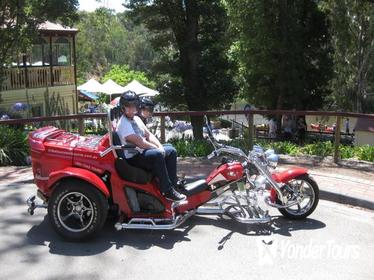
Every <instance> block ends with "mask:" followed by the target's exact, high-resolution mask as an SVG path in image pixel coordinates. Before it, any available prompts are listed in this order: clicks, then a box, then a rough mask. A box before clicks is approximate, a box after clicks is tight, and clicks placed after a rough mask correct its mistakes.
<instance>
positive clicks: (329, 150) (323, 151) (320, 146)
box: [301, 142, 334, 157]
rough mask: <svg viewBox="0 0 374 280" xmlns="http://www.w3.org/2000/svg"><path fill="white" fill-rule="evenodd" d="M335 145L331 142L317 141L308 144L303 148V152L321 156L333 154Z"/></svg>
mask: <svg viewBox="0 0 374 280" xmlns="http://www.w3.org/2000/svg"><path fill="white" fill-rule="evenodd" d="M333 151H334V146H333V144H332V143H331V142H316V143H313V144H308V145H306V146H304V147H302V148H301V152H302V153H303V154H307V155H316V156H321V157H326V156H330V155H332V154H333Z"/></svg>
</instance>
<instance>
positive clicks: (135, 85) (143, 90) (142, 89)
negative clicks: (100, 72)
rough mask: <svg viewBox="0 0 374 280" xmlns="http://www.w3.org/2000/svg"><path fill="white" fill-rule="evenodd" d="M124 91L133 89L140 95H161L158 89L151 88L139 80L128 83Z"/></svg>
mask: <svg viewBox="0 0 374 280" xmlns="http://www.w3.org/2000/svg"><path fill="white" fill-rule="evenodd" d="M123 89H124V90H123V91H128V90H131V91H133V92H135V93H136V94H137V95H139V96H149V97H153V96H156V95H159V94H160V93H159V92H158V91H157V90H154V89H150V88H148V87H146V86H143V85H142V84H141V83H139V82H138V81H137V80H133V81H132V82H131V83H129V84H128V85H126V86H125V87H124V88H123Z"/></svg>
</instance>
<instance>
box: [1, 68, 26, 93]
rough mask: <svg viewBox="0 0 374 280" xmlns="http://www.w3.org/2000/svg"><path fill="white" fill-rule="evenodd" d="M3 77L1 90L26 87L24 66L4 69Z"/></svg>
mask: <svg viewBox="0 0 374 280" xmlns="http://www.w3.org/2000/svg"><path fill="white" fill-rule="evenodd" d="M4 76H5V79H4V81H3V83H2V85H1V90H3V91H5V90H12V89H20V88H25V87H26V75H25V69H24V68H13V69H5V70H4Z"/></svg>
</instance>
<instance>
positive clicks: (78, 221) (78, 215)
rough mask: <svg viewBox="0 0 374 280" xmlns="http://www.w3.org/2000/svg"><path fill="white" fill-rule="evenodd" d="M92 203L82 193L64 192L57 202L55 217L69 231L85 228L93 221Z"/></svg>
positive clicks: (78, 230) (79, 230)
mask: <svg viewBox="0 0 374 280" xmlns="http://www.w3.org/2000/svg"><path fill="white" fill-rule="evenodd" d="M93 211H94V208H93V205H92V202H91V200H90V199H89V198H88V197H87V196H85V195H84V194H82V193H79V192H71V193H67V194H65V195H64V196H63V197H62V198H61V200H60V201H59V203H58V206H57V217H58V219H59V222H60V223H61V225H62V226H63V227H64V228H65V229H67V230H69V231H71V232H82V231H84V230H86V229H87V228H88V227H89V226H90V225H91V224H92V221H93V218H94V216H93Z"/></svg>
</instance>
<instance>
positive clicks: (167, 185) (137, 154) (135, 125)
mask: <svg viewBox="0 0 374 280" xmlns="http://www.w3.org/2000/svg"><path fill="white" fill-rule="evenodd" d="M119 104H120V106H121V109H122V111H123V115H122V117H121V118H120V120H119V122H118V124H117V128H116V131H117V134H118V136H119V138H120V139H121V143H122V145H127V144H129V143H130V144H133V145H135V146H136V148H135V149H134V150H133V151H129V150H125V157H126V160H127V161H128V163H129V164H131V165H133V166H135V167H138V168H142V169H145V170H148V171H150V172H152V175H153V176H154V177H156V178H157V179H158V181H159V188H160V191H161V193H162V194H163V195H164V197H165V198H166V199H169V200H172V201H181V200H184V199H186V196H185V195H183V194H180V193H179V192H177V191H176V190H175V189H174V186H176V185H177V152H176V150H175V149H174V148H173V147H172V146H171V145H162V144H161V143H160V141H158V139H157V138H156V136H154V135H153V134H152V133H151V132H150V131H149V130H148V129H147V127H146V126H145V125H144V123H143V122H142V120H141V119H140V118H139V117H138V116H137V115H136V114H137V112H138V105H139V98H138V96H137V95H136V94H135V93H134V92H132V91H126V92H124V93H123V94H122V95H121V98H120V102H119Z"/></svg>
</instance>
